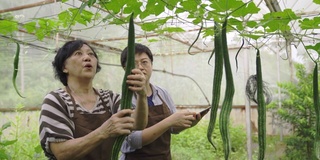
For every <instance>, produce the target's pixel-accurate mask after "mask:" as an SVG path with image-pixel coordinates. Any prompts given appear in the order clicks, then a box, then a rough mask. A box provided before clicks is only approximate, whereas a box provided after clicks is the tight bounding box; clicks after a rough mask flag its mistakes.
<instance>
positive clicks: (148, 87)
mask: <svg viewBox="0 0 320 160" xmlns="http://www.w3.org/2000/svg"><path fill="white" fill-rule="evenodd" d="M152 93H153V92H152V87H151V84H150V83H148V85H147V96H148V97H150V96H151V95H152Z"/></svg>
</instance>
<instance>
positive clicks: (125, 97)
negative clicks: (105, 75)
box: [111, 13, 135, 160]
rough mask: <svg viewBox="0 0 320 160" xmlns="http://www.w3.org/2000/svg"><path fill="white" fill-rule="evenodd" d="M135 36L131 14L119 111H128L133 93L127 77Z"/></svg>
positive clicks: (114, 154)
mask: <svg viewBox="0 0 320 160" xmlns="http://www.w3.org/2000/svg"><path fill="white" fill-rule="evenodd" d="M134 44H135V34H134V23H133V13H132V14H131V17H130V22H129V33H128V56H127V63H126V69H125V74H124V77H123V81H122V96H121V109H130V108H131V104H132V102H131V101H132V96H133V92H132V91H131V90H129V88H128V84H127V83H126V81H127V76H128V75H129V74H131V70H132V69H134V67H135V64H134V57H135V47H134ZM125 138H126V136H119V137H117V139H116V140H115V143H114V145H113V148H112V154H111V160H118V158H119V152H120V149H121V145H122V143H123V141H124V139H125Z"/></svg>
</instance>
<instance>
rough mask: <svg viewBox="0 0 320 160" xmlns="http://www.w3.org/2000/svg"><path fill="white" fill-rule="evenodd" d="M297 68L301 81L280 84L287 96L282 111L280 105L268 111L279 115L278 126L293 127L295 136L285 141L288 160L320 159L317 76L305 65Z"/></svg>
mask: <svg viewBox="0 0 320 160" xmlns="http://www.w3.org/2000/svg"><path fill="white" fill-rule="evenodd" d="M295 67H296V70H297V71H296V77H297V81H296V82H281V83H279V84H278V85H279V87H280V88H281V90H282V93H283V98H282V100H281V108H279V107H278V106H279V104H278V103H279V102H276V101H275V102H273V103H271V104H270V105H269V106H268V108H269V110H270V111H272V112H273V113H274V114H275V115H276V117H277V119H278V124H279V125H280V124H281V125H283V126H286V127H289V128H290V130H291V131H292V133H293V134H292V135H291V136H289V137H288V138H287V139H286V140H285V143H286V145H287V147H286V155H287V157H288V159H316V157H313V156H314V154H313V151H314V150H313V146H314V138H315V134H316V128H315V123H316V115H315V109H314V106H313V92H312V91H313V86H312V79H313V74H312V73H309V72H308V71H307V69H306V67H305V66H304V65H302V64H296V65H295ZM318 74H319V73H318ZM318 89H320V88H318Z"/></svg>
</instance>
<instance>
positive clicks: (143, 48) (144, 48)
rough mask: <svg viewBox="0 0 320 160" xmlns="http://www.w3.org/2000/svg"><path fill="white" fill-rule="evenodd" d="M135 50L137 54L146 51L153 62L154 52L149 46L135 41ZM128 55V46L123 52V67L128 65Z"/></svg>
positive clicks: (121, 59)
mask: <svg viewBox="0 0 320 160" xmlns="http://www.w3.org/2000/svg"><path fill="white" fill-rule="evenodd" d="M135 52H136V53H135V54H140V53H146V54H147V55H148V57H149V59H150V60H151V63H152V62H153V55H152V52H151V50H150V49H149V48H148V47H147V46H145V45H143V44H140V43H135ZM127 57H128V47H126V48H124V49H123V51H122V53H121V57H120V61H121V66H122V67H125V66H126V62H127Z"/></svg>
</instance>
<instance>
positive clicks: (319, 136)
mask: <svg viewBox="0 0 320 160" xmlns="http://www.w3.org/2000/svg"><path fill="white" fill-rule="evenodd" d="M318 89H319V84H318V63H317V62H316V61H315V67H314V70H313V105H314V110H315V112H316V135H315V141H314V152H315V155H316V157H317V158H318V159H320V109H319V90H318Z"/></svg>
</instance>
